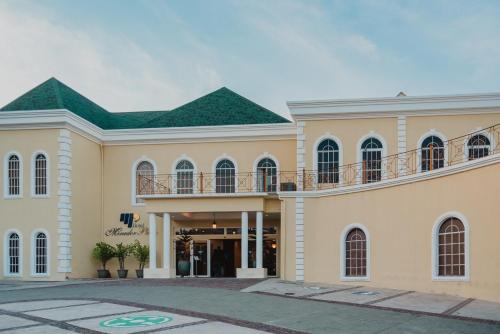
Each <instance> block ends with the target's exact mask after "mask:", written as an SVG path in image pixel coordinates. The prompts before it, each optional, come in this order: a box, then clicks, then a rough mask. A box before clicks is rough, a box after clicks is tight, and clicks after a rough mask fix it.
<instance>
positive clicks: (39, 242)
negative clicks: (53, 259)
mask: <svg viewBox="0 0 500 334" xmlns="http://www.w3.org/2000/svg"><path fill="white" fill-rule="evenodd" d="M47 251H48V245H47V235H46V234H45V233H43V232H38V233H36V235H35V268H34V273H35V274H47V260H48V257H47Z"/></svg>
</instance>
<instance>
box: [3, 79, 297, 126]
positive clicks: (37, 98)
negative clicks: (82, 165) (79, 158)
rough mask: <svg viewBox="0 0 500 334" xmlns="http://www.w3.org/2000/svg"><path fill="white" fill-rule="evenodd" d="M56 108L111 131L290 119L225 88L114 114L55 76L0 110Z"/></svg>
mask: <svg viewBox="0 0 500 334" xmlns="http://www.w3.org/2000/svg"><path fill="white" fill-rule="evenodd" d="M54 109H67V110H69V111H71V112H73V113H74V114H76V115H78V116H80V117H82V118H84V119H86V120H87V121H89V122H91V123H93V124H95V125H97V126H98V127H100V128H102V129H108V130H109V129H134V128H164V127H189V126H211V125H213V126H216V125H242V124H269V123H288V122H289V121H288V120H287V119H285V118H283V117H281V116H279V115H277V114H275V113H273V112H272V111H270V110H268V109H266V108H264V107H261V106H259V105H258V104H256V103H254V102H252V101H250V100H248V99H246V98H244V97H242V96H241V95H239V94H236V93H235V92H233V91H231V90H230V89H228V88H225V87H223V88H220V89H218V90H216V91H214V92H212V93H210V94H207V95H205V96H203V97H200V98H198V99H196V100H194V101H192V102H189V103H187V104H185V105H183V106H180V107H178V108H176V109H173V110H171V111H136V112H122V113H111V112H108V111H107V110H106V109H104V108H102V107H100V106H99V105H97V104H95V103H94V102H92V101H91V100H89V99H88V98H86V97H85V96H83V95H81V94H80V93H78V92H76V91H75V90H73V89H71V88H70V87H68V86H66V85H65V84H63V83H62V82H60V81H59V80H57V79H55V78H50V79H49V80H47V81H45V82H43V83H42V84H40V85H39V86H37V87H35V88H33V89H32V90H30V91H28V92H27V93H25V94H23V95H21V96H20V97H18V98H17V99H15V100H14V101H12V102H10V103H9V104H7V105H6V106H4V107H3V108H1V109H0V111H21V110H54Z"/></svg>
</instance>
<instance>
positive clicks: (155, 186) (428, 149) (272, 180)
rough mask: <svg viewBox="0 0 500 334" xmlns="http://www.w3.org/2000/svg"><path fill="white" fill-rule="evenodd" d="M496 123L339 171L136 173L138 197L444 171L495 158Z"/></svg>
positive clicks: (309, 187) (335, 184) (246, 191)
mask: <svg viewBox="0 0 500 334" xmlns="http://www.w3.org/2000/svg"><path fill="white" fill-rule="evenodd" d="M499 142H500V124H497V125H494V126H491V127H489V128H486V129H482V130H479V131H476V132H474V133H470V134H467V135H464V136H461V137H457V138H454V139H451V140H448V141H440V140H437V139H436V138H434V139H431V140H429V141H427V142H426V141H424V142H423V143H422V146H421V147H420V148H418V149H415V150H411V151H406V152H403V153H399V154H394V155H389V156H382V152H381V151H379V150H376V149H372V148H366V149H365V150H363V151H362V152H361V157H362V161H361V162H359V163H352V164H347V165H342V166H339V164H338V163H335V161H329V162H328V163H326V164H322V165H321V168H318V169H317V170H307V169H303V170H299V171H279V170H277V168H276V167H275V166H270V167H262V168H258V169H257V171H256V172H246V173H241V172H240V173H236V171H235V169H234V168H231V167H228V168H220V169H217V171H216V172H215V173H203V172H200V173H195V172H194V171H193V170H189V169H187V170H181V171H178V172H177V173H176V174H138V175H137V179H136V185H137V193H138V195H140V196H143V197H149V198H151V197H152V198H154V197H168V196H172V197H175V196H179V197H190V196H200V195H214V196H236V195H256V196H273V195H277V194H278V193H280V192H295V191H318V190H327V189H336V188H342V187H350V186H356V185H363V184H369V183H375V182H380V181H384V180H390V179H397V178H401V177H405V176H410V175H415V174H423V173H432V172H433V171H436V170H440V169H443V168H446V167H451V166H455V165H458V164H463V163H467V162H468V161H472V160H478V159H483V158H486V157H488V156H491V155H494V154H497V153H499V152H498V150H499V149H500V148H499V147H500V146H499V145H498V143H499Z"/></svg>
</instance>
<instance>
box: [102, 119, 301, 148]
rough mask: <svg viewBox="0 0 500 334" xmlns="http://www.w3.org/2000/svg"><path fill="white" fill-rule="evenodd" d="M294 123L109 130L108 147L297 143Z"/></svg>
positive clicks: (106, 136) (105, 139) (107, 133)
mask: <svg viewBox="0 0 500 334" xmlns="http://www.w3.org/2000/svg"><path fill="white" fill-rule="evenodd" d="M295 133H296V129H295V124H294V123H278V124H246V125H219V126H197V127H179V128H157V129H126V130H105V132H104V136H103V140H104V142H105V143H106V144H110V145H117V144H120V143H130V141H132V142H140V143H155V144H156V143H164V142H197V141H200V142H207V141H223V140H228V139H230V140H236V141H247V140H256V139H257V140H284V139H295Z"/></svg>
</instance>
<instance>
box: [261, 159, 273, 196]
mask: <svg viewBox="0 0 500 334" xmlns="http://www.w3.org/2000/svg"><path fill="white" fill-rule="evenodd" d="M276 178H277V168H276V162H274V160H273V159H270V158H264V159H262V160H260V161H259V163H258V164H257V191H259V192H276V184H277V180H276Z"/></svg>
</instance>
